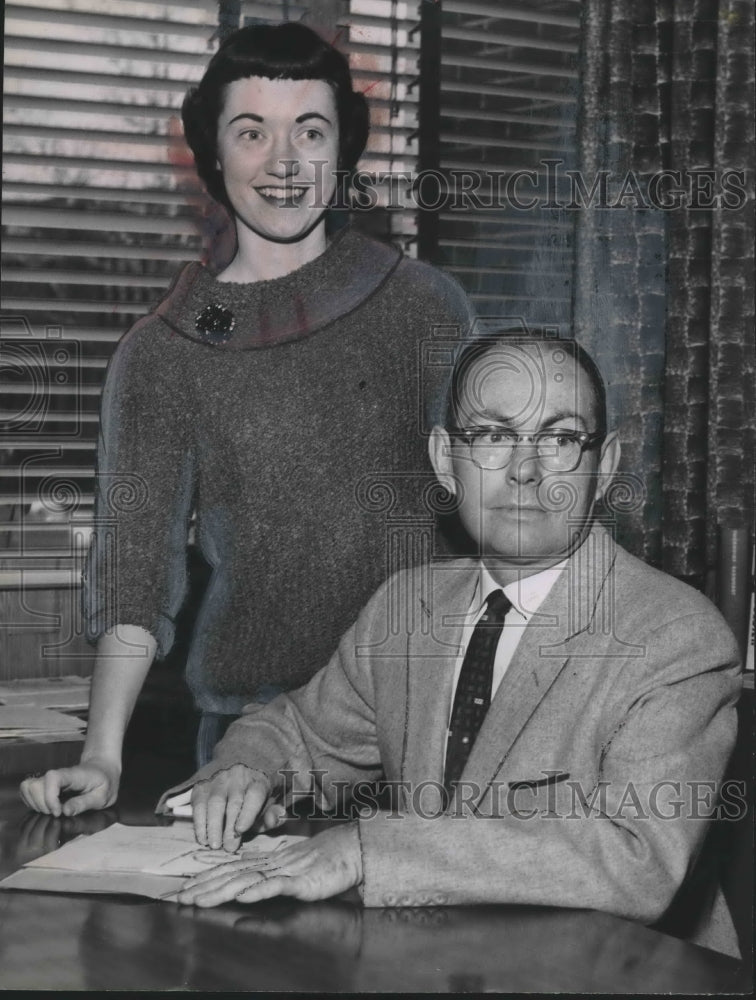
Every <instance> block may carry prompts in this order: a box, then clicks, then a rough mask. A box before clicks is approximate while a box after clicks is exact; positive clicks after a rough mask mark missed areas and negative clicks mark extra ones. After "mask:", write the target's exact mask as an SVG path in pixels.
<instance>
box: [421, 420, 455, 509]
mask: <svg viewBox="0 0 756 1000" xmlns="http://www.w3.org/2000/svg"><path fill="white" fill-rule="evenodd" d="M428 454H429V455H430V460H431V465H432V466H433V470H434V472H435V473H436V478H437V479H438V481H439V483H441V485H442V486H443V487H444V488H445V489H446V490H447V491H448V492H449V493H451V495H452V496H455V495H456V492H457V490H456V486H455V480H454V473H453V471H452V459H451V438H450V437H449V434H448V432H447V431H445V430H444V428H443V427H440V426H439V425H438V424H436V425H435V427H434V428H433V430H432V431H431V434H430V439H429V441H428Z"/></svg>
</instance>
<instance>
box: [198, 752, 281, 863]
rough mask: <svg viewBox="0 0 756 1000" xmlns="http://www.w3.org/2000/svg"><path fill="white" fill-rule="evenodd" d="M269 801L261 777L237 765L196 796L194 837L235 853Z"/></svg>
mask: <svg viewBox="0 0 756 1000" xmlns="http://www.w3.org/2000/svg"><path fill="white" fill-rule="evenodd" d="M267 799H268V787H267V785H266V783H265V782H264V781H261V780H260V777H259V775H258V774H257V773H256V772H254V771H252V770H250V769H249V768H247V767H245V766H244V765H235V766H234V767H231V768H228V770H225V771H220V772H219V773H218V774H216V775H214V776H213V777H212V779H210V780H208V781H201V782H198V783H197V784H196V785H195V786H194V790H193V792H192V814H193V817H194V833H195V836H196V838H197V841H198V843H200V844H202V845H204V846H206V847H211V848H212V849H213V850H218V849H219V848H220V847H221V846H222V847H223V848H224V849H225V850H227V851H235V850H236V849H237V848H238V846H239V844H240V842H241V835H242V834H243V833H244V832H245V831H247V830H249V828H250V827H251V826H252V824H253V823H254V822H255V820H256V819H257V817H258V815H259V814H260V811H261V810H262V809H263V807H264V806H265V803H266V802H267Z"/></svg>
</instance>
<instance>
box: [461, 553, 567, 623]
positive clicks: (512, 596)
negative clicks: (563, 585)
mask: <svg viewBox="0 0 756 1000" xmlns="http://www.w3.org/2000/svg"><path fill="white" fill-rule="evenodd" d="M566 566H567V559H563V560H562V562H560V563H557V564H556V565H555V566H549V568H548V569H542V570H541V571H540V572H539V573H534V574H533V575H532V576H526V577H524V578H523V579H521V580H516V581H515V582H514V583H508V584H507V585H506V587H502V586H501V584H500V583H497V582H496V580H494V578H493V577H492V576H491V574H490V572H489V571H488V569H487V568H486V566H485V564H484V563H480V564H479V574H478V584H477V588H476V592H475V596H474V597H473V603H472V610H475V611H476V612H477V611H480V609H481V608H482V607H483V604H484V603H485V602H486V601H487V600H488V597H489V595H490V594H491V593H492V592H493V591H494V590H503V591H504V593H505V595H506V597H507V598H508V599H509V600H510V601H511V602H512V606H513V607H514V608H515V609H516V610H517V611H518V612H519V613H520V615H521V616H522V617H523V618H524V619H525V621H526V622H527V621H529V620H530V619H531V618H532V617H533V615H534V614H535V612H536V611H537V610H538V608H539V607H540V606H541V604H542V603H543V601H544V600H545V599H546V595H547V594H548V593H549V591H550V590H551V588H552V587H553V586H554V584H555V583H556V581H557V579H558V578H559V574H560V573H561V572H562V570H564V569H565V567H566Z"/></svg>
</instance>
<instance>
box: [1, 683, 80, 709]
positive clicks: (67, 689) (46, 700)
mask: <svg viewBox="0 0 756 1000" xmlns="http://www.w3.org/2000/svg"><path fill="white" fill-rule="evenodd" d="M90 686H91V678H89V677H79V676H77V675H69V676H66V677H32V678H25V679H23V680H15V681H4V682H3V683H2V684H0V705H34V706H35V707H36V708H57V709H61V710H63V711H65V712H80V711H85V710H86V709H87V707H88V706H89V689H90Z"/></svg>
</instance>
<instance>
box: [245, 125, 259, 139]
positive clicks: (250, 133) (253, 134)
mask: <svg viewBox="0 0 756 1000" xmlns="http://www.w3.org/2000/svg"><path fill="white" fill-rule="evenodd" d="M241 136H242V138H243V139H259V138H260V132H259V131H258V130H257V129H256V128H249V129H246V131H244V132H242V133H241Z"/></svg>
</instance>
